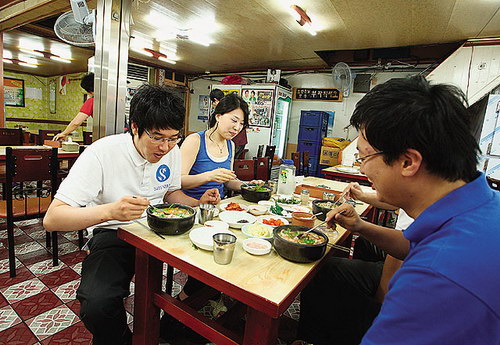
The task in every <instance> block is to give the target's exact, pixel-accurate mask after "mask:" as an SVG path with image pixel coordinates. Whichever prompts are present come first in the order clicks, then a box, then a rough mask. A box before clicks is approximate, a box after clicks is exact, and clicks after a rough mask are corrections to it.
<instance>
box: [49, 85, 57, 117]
mask: <svg viewBox="0 0 500 345" xmlns="http://www.w3.org/2000/svg"><path fill="white" fill-rule="evenodd" d="M49 111H50V113H51V114H55V113H56V81H55V80H51V81H50V83H49Z"/></svg>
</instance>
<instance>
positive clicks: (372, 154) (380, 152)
mask: <svg viewBox="0 0 500 345" xmlns="http://www.w3.org/2000/svg"><path fill="white" fill-rule="evenodd" d="M383 153H384V151H378V152H374V153H370V154H368V155H366V156H363V157H359V153H355V154H354V160H355V161H356V163H358V164H360V165H361V164H363V162H364V161H365V160H366V159H367V158H370V157H373V156H376V155H381V154H383Z"/></svg>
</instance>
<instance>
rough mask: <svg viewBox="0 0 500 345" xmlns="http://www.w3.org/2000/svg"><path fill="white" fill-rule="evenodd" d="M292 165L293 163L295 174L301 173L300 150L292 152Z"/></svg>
mask: <svg viewBox="0 0 500 345" xmlns="http://www.w3.org/2000/svg"><path fill="white" fill-rule="evenodd" d="M292 160H293V165H295V174H296V175H302V166H301V165H300V152H292Z"/></svg>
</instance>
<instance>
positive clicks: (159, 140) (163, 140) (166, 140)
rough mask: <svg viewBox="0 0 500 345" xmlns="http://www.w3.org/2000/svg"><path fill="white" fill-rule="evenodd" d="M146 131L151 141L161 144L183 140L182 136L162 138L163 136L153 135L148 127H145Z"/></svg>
mask: <svg viewBox="0 0 500 345" xmlns="http://www.w3.org/2000/svg"><path fill="white" fill-rule="evenodd" d="M144 132H146V134H147V136H148V137H149V139H151V141H152V142H153V143H155V144H158V145H161V144H164V143H168V144H169V145H176V144H178V143H180V142H181V140H182V136H179V137H177V138H162V137H157V136H154V135H152V134H151V133H149V132H148V130H147V129H144Z"/></svg>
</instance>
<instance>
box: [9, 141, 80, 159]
mask: <svg viewBox="0 0 500 345" xmlns="http://www.w3.org/2000/svg"><path fill="white" fill-rule="evenodd" d="M7 147H12V148H13V149H51V148H52V147H50V146H44V145H32V146H0V162H5V149H6V148H7ZM78 155H79V153H78V151H77V152H68V151H63V150H62V149H61V148H59V149H57V157H58V159H59V160H65V159H70V158H76V157H78Z"/></svg>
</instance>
